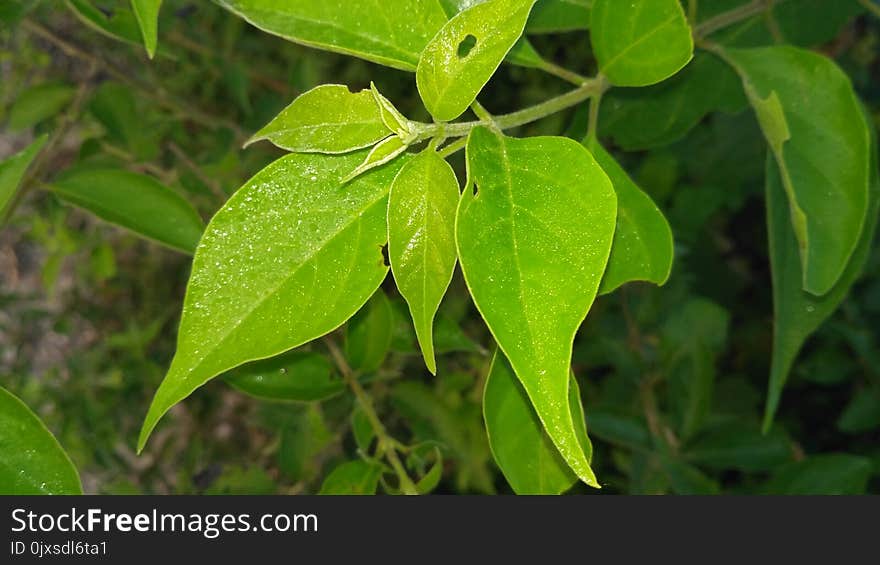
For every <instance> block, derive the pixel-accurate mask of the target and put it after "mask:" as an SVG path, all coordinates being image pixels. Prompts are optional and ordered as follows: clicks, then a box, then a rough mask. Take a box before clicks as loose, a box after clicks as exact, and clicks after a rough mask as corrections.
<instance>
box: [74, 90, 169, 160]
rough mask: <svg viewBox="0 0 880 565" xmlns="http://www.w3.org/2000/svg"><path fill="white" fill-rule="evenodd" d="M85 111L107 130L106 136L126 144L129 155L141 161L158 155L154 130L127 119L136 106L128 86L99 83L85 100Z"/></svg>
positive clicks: (135, 109)
mask: <svg viewBox="0 0 880 565" xmlns="http://www.w3.org/2000/svg"><path fill="white" fill-rule="evenodd" d="M89 111H90V112H91V113H92V115H93V116H94V117H95V119H97V120H98V121H99V122H100V123H101V125H102V126H104V129H106V130H107V135H108V137H109V138H110V140H112V141H113V142H114V143H118V144H120V145H121V146H122V147H125V148H127V149H128V151H129V153H131V154H132V155H133V156H135V157H136V158H138V159H140V160H143V161H151V160H154V159H156V158H157V157H158V155H159V151H160V149H159V140H158V135H156V131H155V130H154V129H153V128H148V127H144V124H143V121H142V120H132V119H131V117H132V116H136V115H138V114H139V111H140V110H139V108H138V104H137V100H136V98H135V97H134V94H133V92H132V89H131V88H130V87H129V86H126V85H124V84H119V83H116V82H105V83H103V84H102V85H101V86H99V87H98V89H97V90H96V91H95V94H94V95H93V96H92V99H91V100H90V101H89Z"/></svg>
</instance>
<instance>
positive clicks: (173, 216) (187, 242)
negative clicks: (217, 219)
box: [51, 167, 204, 253]
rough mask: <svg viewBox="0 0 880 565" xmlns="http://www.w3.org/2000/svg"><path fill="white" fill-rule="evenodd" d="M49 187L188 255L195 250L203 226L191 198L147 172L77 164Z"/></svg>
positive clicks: (105, 218) (105, 216) (108, 219)
mask: <svg viewBox="0 0 880 565" xmlns="http://www.w3.org/2000/svg"><path fill="white" fill-rule="evenodd" d="M51 189H52V192H54V193H55V194H57V195H58V196H60V197H61V198H62V199H64V200H66V201H68V202H70V203H71V204H75V205H77V206H79V207H81V208H84V209H86V210H88V211H89V212H92V213H93V214H95V215H96V216H98V217H99V218H102V219H104V220H107V221H108V222H111V223H114V224H116V225H119V226H122V227H124V228H127V229H129V230H131V231H133V232H135V233H136V234H138V235H140V236H143V237H146V238H148V239H152V240H154V241H158V242H159V243H163V244H165V245H167V246H169V247H171V248H173V249H177V250H179V251H183V252H186V253H192V252H193V251H195V248H196V244H197V243H198V242H199V237H201V235H202V230H203V229H204V223H203V222H202V219H201V218H200V217H199V215H198V213H196V211H195V210H194V209H193V207H192V206H191V205H190V204H189V202H187V201H186V200H185V199H184V198H183V197H182V196H180V195H179V194H177V193H176V192H174V191H173V190H171V189H169V188H168V187H166V186H164V185H162V184H160V183H159V181H157V180H155V179H154V178H152V177H148V176H146V175H140V174H137V173H132V172H129V171H125V170H121V169H104V168H91V167H79V168H76V169H71V170H69V171H66V172H65V173H64V174H62V175H61V176H60V177H58V178H57V179H56V180H55V181H54V182H53V183H52V185H51Z"/></svg>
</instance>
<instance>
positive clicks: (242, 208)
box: [138, 152, 405, 449]
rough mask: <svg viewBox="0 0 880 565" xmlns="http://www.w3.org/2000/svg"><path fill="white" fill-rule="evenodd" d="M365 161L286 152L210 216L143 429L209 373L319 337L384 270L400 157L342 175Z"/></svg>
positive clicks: (356, 305) (355, 156) (354, 307)
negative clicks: (167, 364)
mask: <svg viewBox="0 0 880 565" xmlns="http://www.w3.org/2000/svg"><path fill="white" fill-rule="evenodd" d="M362 159H363V152H360V153H351V154H347V155H332V156H331V155H320V154H291V155H288V156H286V157H282V158H281V159H279V160H277V161H275V162H274V163H272V164H270V165H269V166H267V167H266V168H265V169H263V170H262V171H260V172H259V173H257V174H256V175H255V176H254V177H253V178H252V179H251V180H249V181H248V182H247V183H246V184H245V185H244V186H243V187H242V188H241V189H239V190H238V192H236V193H235V195H233V196H232V198H230V199H229V201H228V202H227V203H226V204H225V205H224V206H223V208H221V209H220V211H219V212H217V214H216V215H215V216H214V218H213V219H212V220H211V222H210V223H209V224H208V227H207V229H206V230H205V234H204V236H203V237H202V240H201V241H200V242H199V247H198V249H197V250H196V254H195V258H194V260H193V267H192V274H191V275H190V280H189V285H188V287H187V292H186V298H185V299H184V305H183V316H182V319H181V322H180V330H179V332H178V340H177V352H176V353H175V355H174V359H173V360H172V362H171V368H170V369H169V370H168V374H167V375H166V376H165V380H164V381H163V382H162V384H161V385H160V387H159V390H158V391H157V392H156V396H155V398H154V399H153V403H152V405H151V406H150V410H149V412H148V414H147V418H146V420H145V422H144V425H143V428H142V430H141V436H140V440H139V442H138V447H139V449H143V447H144V445H145V443H146V441H147V438H148V437H149V435H150V432H151V431H152V430H153V428H154V427H155V425H156V423H157V422H158V421H159V419H160V418H161V417H162V415H163V414H164V413H165V412H167V411H168V409H169V408H171V407H172V406H173V405H174V404H176V403H178V402H180V401H181V400H183V399H184V398H186V397H187V396H189V395H190V394H191V393H192V392H193V391H194V390H196V389H197V388H198V387H200V386H201V385H203V384H205V383H206V382H208V381H209V380H210V379H212V378H213V377H215V376H216V375H218V374H220V373H223V372H224V371H228V370H229V369H232V368H234V367H237V366H238V365H241V364H243V363H246V362H248V361H254V360H257V359H264V358H267V357H272V356H274V355H278V354H280V353H282V352H284V351H287V350H289V349H292V348H294V347H296V346H298V345H301V344H303V343H306V342H308V341H311V340H313V339H315V338H316V337H320V336H322V335H324V334H326V333H328V332H330V331H332V330H334V329H336V328H337V327H339V326H340V325H342V324H343V323H344V322H345V321H346V320H347V319H348V318H350V317H351V316H352V315H353V314H354V313H355V312H357V311H358V310H359V309H360V308H361V306H363V305H364V303H366V301H367V299H368V298H369V297H370V296H372V294H373V293H374V292H375V291H376V289H377V288H378V287H379V284H380V283H381V282H382V280H383V279H384V278H385V275H386V274H387V273H388V267H387V266H386V265H385V262H384V259H383V256H382V246H383V245H384V244H385V242H386V240H387V237H388V228H387V225H386V220H385V214H386V209H387V206H388V203H387V194H388V189H389V187H390V186H391V181H392V180H393V179H394V176H395V174H396V173H397V171H398V170H399V167H400V166H402V165H403V164H404V162H405V159H399V160H397V161H395V163H394V164H392V165H389V166H385V167H381V168H378V169H375V170H373V171H371V172H370V173H368V174H365V175H362V176H361V177H359V178H358V179H356V180H355V181H353V182H351V183H348V184H346V183H343V182H342V179H343V177H344V176H345V175H346V174H348V172H349V171H351V170H352V168H354V167H355V166H356V164H357V163H358V162H359V161H360V160H362Z"/></svg>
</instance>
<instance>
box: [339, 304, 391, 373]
mask: <svg viewBox="0 0 880 565" xmlns="http://www.w3.org/2000/svg"><path fill="white" fill-rule="evenodd" d="M393 331H394V315H393V313H392V312H391V304H389V302H388V298H387V297H386V296H385V293H384V292H382V291H381V290H378V291H376V294H374V295H373V297H372V298H370V300H369V301H368V302H367V303H366V304H365V305H364V307H363V308H361V309H360V311H359V312H358V313H357V314H355V315H354V316H353V317H352V319H351V320H349V322H348V325H347V326H346V328H345V356H346V357H347V358H348V362H349V364H350V365H351V368H352V369H354V370H356V371H361V372H363V373H372V372H374V371H376V370H377V369H379V367H381V366H382V363H383V362H384V361H385V356H386V355H388V351H389V349H391V334H392V332H393Z"/></svg>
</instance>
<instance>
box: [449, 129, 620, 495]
mask: <svg viewBox="0 0 880 565" xmlns="http://www.w3.org/2000/svg"><path fill="white" fill-rule="evenodd" d="M467 161H468V172H469V179H470V180H469V182H470V186H467V187H466V188H465V191H464V193H463V195H462V199H461V202H460V204H459V210H458V217H457V231H456V242H457V246H458V255H459V260H460V261H461V266H462V271H463V273H464V276H465V280H466V282H467V284H468V288H469V289H470V291H471V296H472V297H473V300H474V302H475V304H476V305H477V308H478V309H479V311H480V313H481V314H482V316H483V319H484V320H486V323H487V325H488V326H489V329H490V330H491V331H492V334H493V335H494V336H495V339H496V341H497V342H498V345H499V346H500V347H501V349H502V351H504V353H505V355H506V357H507V358H508V360H509V361H510V364H511V366H512V367H513V368H514V371H515V372H516V375H517V377H518V378H519V379H520V381H521V382H522V384H523V387H524V388H525V390H526V392H527V394H528V395H529V398H530V399H531V401H532V403H533V405H534V406H535V411H536V412H537V414H538V417H539V418H540V419H541V421H542V422H543V424H544V427H545V429H546V430H547V433H548V434H549V435H550V437H551V438H552V439H553V442H554V444H555V445H556V447H557V448H558V449H559V451H560V453H561V454H562V455H563V457H564V458H565V460H566V461H567V462H568V464H569V465H570V466H571V467H572V469H573V470H574V471H575V472H576V473H577V475H578V477H579V478H581V479H582V480H583V481H585V482H587V483H589V484H592V485H596V484H597V483H596V479H595V477H594V475H593V472H592V470H591V469H590V465H589V460H588V459H587V457H586V456H585V454H584V452H583V449H582V448H581V446H580V444H579V442H578V440H577V433H576V431H575V427H574V423H573V422H572V418H571V412H570V410H569V407H568V389H569V367H570V363H571V352H572V341H573V338H574V334H575V332H576V331H577V329H578V327H579V326H580V324H581V322H582V321H583V320H584V317H585V316H586V314H587V312H588V311H589V309H590V306H591V305H592V303H593V299H594V298H595V296H596V291H597V290H598V288H599V283H600V281H601V278H602V275H603V272H604V270H605V265H606V263H607V261H608V255H609V253H610V251H611V241H612V237H613V233H614V225H615V222H616V216H617V206H616V197H615V194H614V189H613V187H612V186H611V182H610V181H609V180H608V177H607V176H606V175H605V173H604V172H602V169H601V167H599V165H598V163H596V161H595V160H594V159H593V157H592V156H591V155H590V153H589V152H588V151H587V150H586V149H585V148H584V147H582V146H581V145H580V144H578V143H576V142H574V141H572V140H569V139H565V138H555V137H534V138H528V139H513V138H508V137H505V136H503V135H501V134H500V133H496V132H493V131H491V130H489V129H486V128H477V129H475V130H473V131H472V132H471V135H470V139H469V141H468V146H467ZM475 191H476V193H477V194H476V195H474V192H475Z"/></svg>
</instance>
